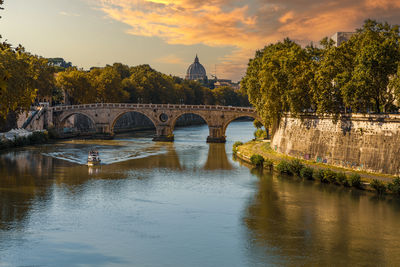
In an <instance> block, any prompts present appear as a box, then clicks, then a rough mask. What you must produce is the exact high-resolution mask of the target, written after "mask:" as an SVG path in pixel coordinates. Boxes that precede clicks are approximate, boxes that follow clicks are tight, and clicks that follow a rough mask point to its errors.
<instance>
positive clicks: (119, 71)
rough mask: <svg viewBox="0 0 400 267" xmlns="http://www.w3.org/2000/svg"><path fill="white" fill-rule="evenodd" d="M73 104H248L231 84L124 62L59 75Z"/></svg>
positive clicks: (59, 81)
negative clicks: (215, 85)
mask: <svg viewBox="0 0 400 267" xmlns="http://www.w3.org/2000/svg"><path fill="white" fill-rule="evenodd" d="M57 86H58V87H60V88H63V89H64V90H65V91H66V93H67V95H68V98H69V101H70V102H71V103H72V104H84V103H93V102H127V103H154V104H167V103H170V104H189V105H201V104H205V105H214V104H217V105H231V106H248V105H249V103H248V101H247V97H246V96H245V95H243V94H242V93H241V92H237V91H235V90H234V89H232V88H231V87H220V88H217V89H215V90H210V89H209V88H207V87H204V86H203V85H202V84H201V83H200V82H197V81H189V80H184V79H181V78H179V77H174V76H169V75H165V74H163V73H160V72H158V71H156V70H154V69H152V68H151V67H150V66H149V65H139V66H135V67H129V66H127V65H123V64H121V63H114V64H113V65H112V66H110V65H107V66H106V67H104V68H92V69H91V70H90V72H85V71H83V70H78V69H76V68H69V69H67V70H66V71H65V72H61V73H59V74H58V76H57Z"/></svg>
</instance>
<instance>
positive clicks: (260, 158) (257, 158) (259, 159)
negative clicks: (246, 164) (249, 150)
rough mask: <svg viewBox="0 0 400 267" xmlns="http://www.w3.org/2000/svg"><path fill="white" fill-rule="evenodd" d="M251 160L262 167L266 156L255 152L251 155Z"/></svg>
mask: <svg viewBox="0 0 400 267" xmlns="http://www.w3.org/2000/svg"><path fill="white" fill-rule="evenodd" d="M250 162H251V164H253V165H255V166H256V167H262V166H263V164H264V158H263V156H261V155H259V154H254V155H252V156H251V157H250Z"/></svg>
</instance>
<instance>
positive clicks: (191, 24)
mask: <svg viewBox="0 0 400 267" xmlns="http://www.w3.org/2000/svg"><path fill="white" fill-rule="evenodd" d="M97 4H98V7H99V8H100V9H101V10H102V11H103V12H104V13H105V14H106V15H107V16H108V17H109V18H111V19H113V20H116V21H119V22H123V23H125V24H127V25H129V26H130V28H129V30H128V31H127V33H129V34H133V35H138V36H149V37H150V36H157V37H159V38H161V39H162V40H164V41H165V42H166V43H168V44H181V45H182V44H183V45H195V44H204V45H207V46H211V47H230V48H234V49H233V51H234V52H233V53H232V54H230V55H228V56H225V57H221V58H219V59H218V60H219V62H218V64H219V66H220V69H221V70H220V72H221V74H222V75H224V77H227V78H233V79H239V78H240V77H241V76H242V75H243V74H244V70H245V69H246V65H247V62H248V59H249V58H250V57H253V56H254V53H255V50H257V49H261V48H263V47H264V46H265V45H267V44H269V43H273V42H276V41H278V40H282V39H283V38H285V37H289V38H291V39H293V40H295V41H297V42H299V43H301V44H302V45H305V44H308V43H309V42H311V41H313V42H318V41H319V40H320V39H322V38H323V37H325V36H331V35H332V34H333V33H335V32H337V31H354V30H355V29H356V28H359V27H360V26H361V25H362V23H363V21H364V20H365V19H367V18H376V19H378V20H387V21H388V22H389V23H392V24H396V23H400V16H398V15H397V14H400V0H353V1H348V0H268V1H265V0H250V1H238V0H196V1H193V0H100V1H97ZM161 60H162V59H161ZM164 60H166V62H167V61H168V62H173V58H172V57H171V58H170V59H168V58H166V59H164ZM218 76H220V75H218Z"/></svg>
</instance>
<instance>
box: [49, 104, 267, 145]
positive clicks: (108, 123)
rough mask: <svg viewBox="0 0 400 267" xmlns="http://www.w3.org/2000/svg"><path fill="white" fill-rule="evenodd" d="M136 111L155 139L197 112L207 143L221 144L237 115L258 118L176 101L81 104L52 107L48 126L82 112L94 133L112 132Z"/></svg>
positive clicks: (247, 111) (167, 137)
mask: <svg viewBox="0 0 400 267" xmlns="http://www.w3.org/2000/svg"><path fill="white" fill-rule="evenodd" d="M128 112H138V113H141V114H143V115H145V116H146V117H147V118H149V119H150V120H151V121H152V122H153V124H154V126H155V128H156V136H155V137H154V139H153V140H154V141H173V140H174V135H173V131H174V128H175V124H176V121H177V120H178V118H179V117H180V116H182V115H184V114H196V115H198V116H200V117H201V118H203V120H204V121H205V122H206V123H207V125H208V127H209V131H210V134H209V136H208V138H207V142H209V143H224V142H225V141H226V139H225V131H226V128H227V127H228V125H229V123H230V122H232V121H233V120H235V119H238V118H240V117H252V118H255V119H259V118H258V115H257V113H256V111H255V109H254V108H249V107H232V106H229V107H227V106H210V105H175V104H121V103H118V104H108V103H97V104H84V105H72V106H55V107H50V108H48V110H47V113H48V114H47V117H48V119H47V125H48V126H51V125H53V126H55V127H56V128H58V129H61V128H63V125H64V123H65V122H66V120H67V119H68V118H69V117H71V116H72V115H76V114H81V115H84V116H86V117H87V118H89V119H90V120H91V121H92V122H93V125H95V130H96V133H99V134H106V135H111V136H112V135H114V125H115V123H116V122H117V121H118V119H119V118H120V117H121V116H122V115H124V114H126V113H128Z"/></svg>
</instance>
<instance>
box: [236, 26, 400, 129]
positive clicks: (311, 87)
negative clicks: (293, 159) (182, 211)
mask: <svg viewBox="0 0 400 267" xmlns="http://www.w3.org/2000/svg"><path fill="white" fill-rule="evenodd" d="M399 32H400V31H399V26H398V25H393V26H392V25H389V24H388V23H379V22H377V21H374V20H366V21H365V23H364V25H363V27H362V28H361V29H359V30H358V31H357V33H355V34H354V35H353V36H352V37H351V38H350V40H348V41H346V42H343V43H342V44H341V45H340V46H338V47H336V46H334V42H333V41H332V40H330V39H328V38H324V39H323V40H321V42H320V43H321V48H317V47H314V46H312V45H311V46H307V47H305V48H302V47H300V46H299V45H298V44H296V43H295V42H293V41H291V40H289V39H285V40H284V41H283V42H278V43H275V44H271V45H268V46H266V47H264V48H263V49H262V50H259V51H257V52H256V54H255V57H254V58H253V59H250V61H249V64H248V68H247V72H246V75H245V77H244V78H243V79H242V81H241V90H242V91H244V92H245V93H246V94H247V95H248V96H249V101H250V103H251V104H252V105H253V106H254V107H255V108H256V109H257V111H258V113H259V115H260V116H261V118H262V119H263V124H264V125H265V126H267V127H269V126H272V127H276V123H277V122H279V119H280V118H281V117H282V116H283V114H284V113H285V112H290V113H291V115H292V116H296V115H297V114H299V113H301V112H304V111H305V110H310V108H311V109H312V110H313V111H316V112H317V113H318V114H333V115H334V116H333V118H334V120H337V119H338V117H339V116H340V114H341V113H343V112H345V111H352V112H363V113H367V112H382V111H383V112H391V111H396V110H398V106H399V104H398V103H396V102H395V100H397V101H398V102H399V101H400V45H399V44H400V34H399ZM395 104H396V105H397V107H396V106H395Z"/></svg>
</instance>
